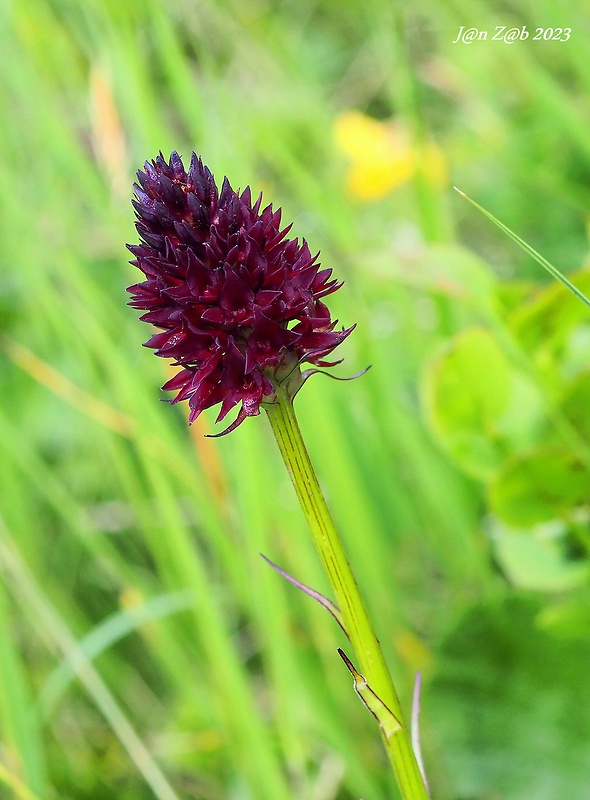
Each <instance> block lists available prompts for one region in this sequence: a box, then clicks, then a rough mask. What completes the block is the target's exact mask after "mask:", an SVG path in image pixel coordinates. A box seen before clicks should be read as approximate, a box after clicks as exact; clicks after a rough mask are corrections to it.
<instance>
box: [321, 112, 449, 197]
mask: <svg viewBox="0 0 590 800" xmlns="http://www.w3.org/2000/svg"><path fill="white" fill-rule="evenodd" d="M334 137H335V140H336V145H337V147H338V149H339V150H340V151H341V152H342V153H344V155H346V156H348V157H349V158H350V160H351V165H350V168H349V171H348V175H347V185H348V188H349V190H350V192H351V193H352V194H353V195H354V196H355V197H357V198H359V199H360V200H374V199H376V198H379V197H384V196H385V195H386V194H389V192H391V191H393V190H394V189H396V188H397V187H398V186H401V185H402V184H403V183H406V182H407V181H409V180H410V179H411V178H412V177H413V176H414V175H415V173H416V171H417V170H418V169H421V171H422V173H423V176H424V177H425V179H426V180H428V181H429V182H431V183H432V184H433V185H434V186H438V187H442V186H445V185H446V184H447V181H448V177H447V165H446V160H445V157H444V155H443V154H442V152H441V150H440V149H439V148H438V147H437V146H436V144H435V143H434V142H432V141H430V142H426V143H425V144H423V145H421V146H417V145H416V143H415V142H412V139H411V136H410V132H409V131H408V129H407V128H406V127H405V126H404V125H403V124H402V123H401V122H399V121H396V120H390V121H388V122H380V121H379V120H376V119H373V118H372V117H367V116H366V115H365V114H361V112H360V111H345V112H343V113H342V114H340V116H339V117H338V118H337V119H336V122H335V124H334Z"/></svg>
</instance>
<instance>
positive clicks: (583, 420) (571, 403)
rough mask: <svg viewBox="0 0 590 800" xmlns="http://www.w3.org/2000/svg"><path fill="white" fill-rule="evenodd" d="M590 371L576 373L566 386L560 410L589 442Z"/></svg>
mask: <svg viewBox="0 0 590 800" xmlns="http://www.w3.org/2000/svg"><path fill="white" fill-rule="evenodd" d="M589 409H590V372H583V373H581V374H580V375H578V376H577V377H576V378H575V379H574V380H573V381H572V382H571V383H570V384H569V386H568V388H567V391H566V393H565V396H564V398H563V400H562V402H561V411H562V413H563V414H564V416H565V417H566V418H567V420H568V421H569V422H570V423H571V425H572V427H574V428H575V429H576V431H577V432H578V433H579V434H580V436H581V437H582V438H583V439H584V440H585V441H586V442H589V443H590V413H588V410H589Z"/></svg>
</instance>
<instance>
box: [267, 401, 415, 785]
mask: <svg viewBox="0 0 590 800" xmlns="http://www.w3.org/2000/svg"><path fill="white" fill-rule="evenodd" d="M266 411H267V413H268V418H269V421H270V424H271V427H272V430H273V433H274V435H275V438H276V440H277V444H278V446H279V450H280V452H281V455H282V457H283V460H284V462H285V465H286V467H287V470H288V472H289V475H290V476H291V480H292V482H293V486H294V487H295V491H296V493H297V497H298V499H299V502H300V504H301V508H302V509H303V513H304V515H305V518H306V520H307V523H308V525H309V528H310V531H311V535H312V538H313V541H314V544H315V546H316V549H317V551H318V554H319V557H320V559H321V562H322V564H323V566H324V569H325V570H326V573H327V575H328V578H329V580H330V584H331V586H332V590H333V592H334V595H335V597H336V602H337V604H338V605H339V607H340V611H341V613H342V618H343V622H344V627H345V628H346V630H347V632H348V636H349V638H350V642H351V644H352V646H353V648H354V651H355V655H356V658H357V660H358V664H359V668H360V671H361V672H362V673H363V675H364V676H365V678H366V680H367V682H368V684H369V686H370V687H371V688H372V690H373V691H374V692H375V694H377V695H378V696H379V698H380V699H381V700H382V701H383V703H385V705H386V706H387V707H388V708H389V709H390V711H391V712H392V713H393V714H394V715H395V717H396V718H397V720H398V721H399V723H400V724H401V729H400V730H399V731H397V732H396V733H395V734H392V735H390V736H389V737H388V736H386V735H385V734H384V733H383V731H381V733H382V738H383V743H384V745H385V749H386V751H387V755H388V757H389V760H390V762H391V764H392V767H393V770H394V773H395V776H396V778H397V782H398V785H399V788H400V791H401V795H402V797H403V799H404V800H428V793H427V791H426V788H425V786H424V781H423V779H422V776H421V774H420V769H419V767H418V763H417V761H416V757H415V755H414V751H413V749H412V745H411V741H410V734H409V731H408V729H407V727H406V725H405V723H404V720H403V714H402V710H401V706H400V702H399V699H398V696H397V693H396V691H395V688H394V685H393V681H392V679H391V675H390V674H389V670H388V668H387V665H386V663H385V659H384V657H383V653H382V651H381V647H380V645H379V641H378V639H377V637H376V635H375V631H374V630H373V626H372V625H371V622H370V620H369V616H368V613H367V610H366V608H365V604H364V602H363V599H362V597H361V594H360V592H359V589H358V586H357V583H356V579H355V577H354V575H353V572H352V570H351V568H350V564H349V563H348V560H347V558H346V554H345V552H344V548H343V547H342V543H341V541H340V538H339V536H338V533H337V531H336V528H335V526H334V523H333V521H332V517H331V515H330V512H329V510H328V506H327V505H326V501H325V499H324V496H323V494H322V491H321V489H320V485H319V483H318V479H317V477H316V474H315V471H314V469H313V466H312V463H311V460H310V458H309V454H308V452H307V448H306V447H305V443H304V441H303V437H302V436H301V431H300V429H299V425H298V423H297V418H296V417H295V411H294V408H293V402H292V400H291V398H290V397H289V394H288V393H287V391H286V389H285V388H284V387H281V386H279V387H278V389H277V401H276V402H275V403H273V404H269V405H268V406H266Z"/></svg>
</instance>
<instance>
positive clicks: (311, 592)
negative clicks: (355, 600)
mask: <svg viewBox="0 0 590 800" xmlns="http://www.w3.org/2000/svg"><path fill="white" fill-rule="evenodd" d="M260 555H261V556H262V558H263V559H264V560H265V561H266V563H267V564H269V565H270V566H271V567H272V568H273V569H274V570H275V571H276V572H278V573H279V575H282V576H283V578H285V580H287V581H289V583H292V584H293V586H296V587H297V588H298V589H301V591H302V592H304V594H306V595H308V597H311V598H312V599H313V600H315V601H316V602H317V603H319V604H320V605H321V606H322V607H323V608H325V609H326V611H329V612H330V614H331V615H332V616H333V617H334V619H335V620H336V622H337V623H338V624H339V625H340V627H341V628H342V630H343V631H344V633H345V634H346V636H347V638H349V637H348V632H347V630H346V628H345V627H344V623H343V621H342V614H341V613H340V609H339V608H338V606H336V605H334V603H333V602H332V601H331V600H329V599H328V598H327V597H325V596H324V595H323V594H320V592H316V590H315V589H312V588H311V587H310V586H306V585H305V584H304V583H301V581H298V580H297V579H296V578H294V577H293V576H292V575H289V573H288V572H285V570H284V569H281V568H280V567H279V566H277V564H275V563H274V562H273V561H271V560H270V558H267V557H266V556H265V555H264V553H260Z"/></svg>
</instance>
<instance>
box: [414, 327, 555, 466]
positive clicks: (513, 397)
mask: <svg viewBox="0 0 590 800" xmlns="http://www.w3.org/2000/svg"><path fill="white" fill-rule="evenodd" d="M422 397H423V405H424V408H425V411H426V415H427V419H428V422H429V424H430V426H431V428H432V429H433V431H434V433H435V435H436V436H437V438H438V440H439V441H440V443H441V445H442V446H443V447H444V448H445V450H446V451H447V452H448V453H449V454H450V455H451V456H452V457H453V458H454V459H455V460H456V461H457V462H458V464H459V465H460V466H461V467H462V468H463V469H464V470H465V471H466V472H468V473H469V474H470V475H473V476H474V477H476V478H479V479H482V480H487V479H488V478H489V477H491V475H493V474H494V472H495V471H496V470H497V469H498V468H499V466H500V465H501V464H502V462H503V461H504V460H505V458H506V454H507V453H509V452H510V450H511V449H513V448H514V447H516V446H522V445H523V443H525V442H529V443H530V441H529V440H530V439H531V438H534V435H535V430H536V428H537V427H538V423H539V419H540V416H541V403H540V399H539V396H538V391H537V390H536V389H535V388H534V387H533V386H532V384H531V383H530V382H529V381H527V379H525V378H524V377H523V376H522V375H520V374H519V373H517V372H516V371H515V370H513V369H512V367H511V365H510V362H509V361H508V359H507V358H506V356H505V355H504V353H503V351H502V350H501V348H500V346H499V345H498V343H497V342H496V340H495V339H494V337H493V336H492V335H491V333H489V332H488V331H487V330H485V329H483V328H469V329H468V330H466V331H463V332H462V333H460V334H459V335H457V336H456V337H455V338H454V339H453V340H452V342H451V344H450V346H449V347H448V349H447V350H446V352H444V353H443V354H442V355H441V356H439V357H438V358H437V359H436V360H434V361H433V362H431V364H430V365H429V366H428V368H427V370H426V372H425V376H424V381H423V384H422Z"/></svg>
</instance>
